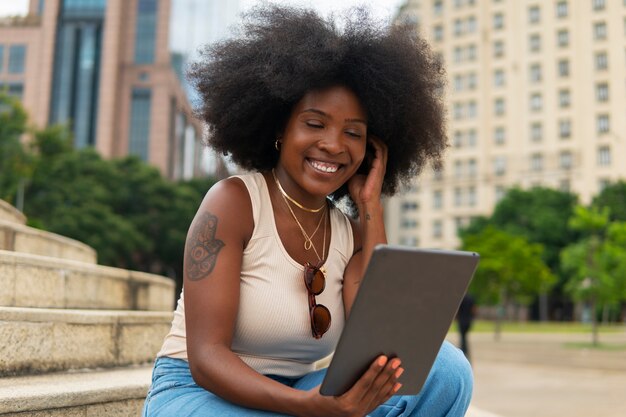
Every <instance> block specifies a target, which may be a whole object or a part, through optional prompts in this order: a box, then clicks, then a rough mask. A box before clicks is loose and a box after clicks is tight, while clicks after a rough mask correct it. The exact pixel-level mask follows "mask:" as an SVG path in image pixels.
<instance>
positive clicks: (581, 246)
mask: <svg viewBox="0 0 626 417" xmlns="http://www.w3.org/2000/svg"><path fill="white" fill-rule="evenodd" d="M609 218H610V211H609V209H608V208H606V207H604V208H597V207H591V208H585V207H582V206H578V207H576V210H575V213H574V216H572V218H571V219H570V227H571V228H572V229H573V230H576V231H579V232H582V233H584V235H585V237H583V238H581V239H580V240H578V241H577V242H575V243H573V244H571V245H569V246H567V247H566V248H565V249H563V251H562V253H561V259H562V264H563V268H564V270H565V271H566V272H568V273H569V279H568V281H567V284H566V286H565V289H566V291H567V292H568V293H570V294H571V295H572V297H574V299H576V300H578V301H583V302H585V303H588V305H589V306H590V310H591V323H592V326H591V327H592V342H593V344H594V345H597V344H598V318H597V314H596V312H597V308H598V307H599V306H603V305H610V304H615V303H617V302H619V301H621V300H623V299H624V295H625V293H624V286H625V284H624V278H623V277H624V272H625V271H624V268H625V265H624V264H625V261H624V257H625V256H626V250H625V249H624V243H626V223H623V222H615V223H611V222H610V221H609Z"/></svg>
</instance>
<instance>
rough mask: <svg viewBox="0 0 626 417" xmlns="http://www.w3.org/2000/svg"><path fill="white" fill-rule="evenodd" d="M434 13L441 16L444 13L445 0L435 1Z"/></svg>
mask: <svg viewBox="0 0 626 417" xmlns="http://www.w3.org/2000/svg"><path fill="white" fill-rule="evenodd" d="M433 13H434V14H435V16H441V14H442V13H443V0H435V1H434V2H433Z"/></svg>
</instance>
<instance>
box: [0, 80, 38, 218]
mask: <svg viewBox="0 0 626 417" xmlns="http://www.w3.org/2000/svg"><path fill="white" fill-rule="evenodd" d="M27 121H28V120H27V115H26V112H25V111H24V108H23V107H22V105H21V104H20V102H19V101H18V100H17V99H15V98H13V97H10V96H7V95H5V94H3V93H2V92H0V198H1V199H3V200H6V201H8V202H11V203H13V204H15V205H17V206H20V205H21V202H20V201H16V199H18V194H19V193H20V191H21V190H23V188H24V186H25V184H26V183H27V182H28V179H29V177H30V175H31V170H32V158H31V156H30V154H29V153H28V152H27V150H26V149H25V146H24V145H23V144H22V142H21V136H22V135H23V134H24V133H26V132H27Z"/></svg>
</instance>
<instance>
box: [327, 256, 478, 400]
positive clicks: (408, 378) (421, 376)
mask: <svg viewBox="0 0 626 417" xmlns="http://www.w3.org/2000/svg"><path fill="white" fill-rule="evenodd" d="M478 259H479V256H478V254H477V253H474V252H462V251H450V250H425V249H417V248H413V247H404V246H391V245H378V246H376V248H375V249H374V252H373V254H372V257H371V259H370V262H369V265H368V267H367V270H366V272H365V276H364V277H363V281H362V282H361V285H360V288H359V292H358V293H357V296H356V299H355V300H354V304H353V305H352V311H351V312H350V316H349V317H348V319H347V321H346V324H345V327H344V329H343V332H342V334H341V337H340V338H339V342H338V343H337V348H336V350H335V353H334V355H333V358H332V360H331V363H330V365H329V367H328V370H327V372H326V376H325V377H324V381H323V382H322V386H321V387H320V392H321V394H322V395H341V394H343V393H345V392H346V391H347V390H348V389H349V388H350V387H352V386H353V385H354V383H355V382H356V381H357V380H358V379H359V377H360V376H361V375H363V373H364V372H365V371H366V370H367V368H368V367H369V366H370V365H371V363H372V362H373V361H374V359H375V358H376V357H377V356H379V355H381V354H384V355H387V356H389V357H399V358H400V359H401V360H402V367H403V368H404V373H403V374H402V376H401V377H400V382H401V383H402V384H403V385H402V388H400V390H399V391H398V393H397V395H413V394H418V393H419V392H420V390H421V389H422V386H423V385H424V382H425V381H426V377H427V376H428V373H429V372H430V369H431V367H432V365H433V363H434V361H435V358H436V356H437V353H438V352H439V348H440V347H441V344H442V343H443V341H444V339H445V337H446V334H447V332H448V330H449V328H450V325H451V324H452V321H453V320H454V317H455V314H456V311H457V310H458V308H459V305H460V303H461V300H462V298H463V295H464V294H465V292H466V291H467V287H468V286H469V283H470V281H471V279H472V276H473V274H474V271H475V269H476V266H477V264H478Z"/></svg>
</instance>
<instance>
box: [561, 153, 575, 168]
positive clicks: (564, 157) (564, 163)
mask: <svg viewBox="0 0 626 417" xmlns="http://www.w3.org/2000/svg"><path fill="white" fill-rule="evenodd" d="M559 166H560V167H561V169H570V168H571V167H572V153H571V152H570V151H562V152H561V153H560V154H559Z"/></svg>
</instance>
